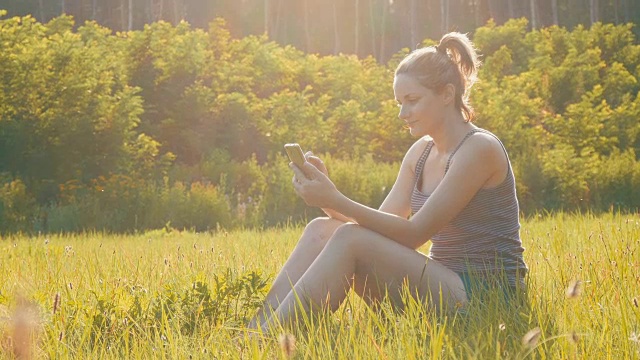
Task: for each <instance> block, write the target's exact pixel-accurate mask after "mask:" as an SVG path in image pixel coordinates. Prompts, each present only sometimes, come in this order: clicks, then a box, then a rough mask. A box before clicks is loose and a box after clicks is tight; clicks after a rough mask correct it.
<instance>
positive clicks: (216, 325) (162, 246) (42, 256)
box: [0, 214, 640, 359]
mask: <svg viewBox="0 0 640 360" xmlns="http://www.w3.org/2000/svg"><path fill="white" fill-rule="evenodd" d="M300 231H301V228H300V227H299V226H294V225H290V226H284V227H281V228H279V229H271V230H265V231H257V230H242V231H234V232H229V233H227V232H222V231H220V232H217V233H215V234H213V233H192V232H179V231H175V230H173V229H171V228H166V229H164V230H157V231H154V232H148V233H144V234H138V235H128V236H119V235H104V234H101V233H87V234H83V235H64V236H46V237H45V236H35V237H26V236H18V235H16V236H10V237H5V238H3V239H2V240H1V241H0V358H5V357H9V358H10V357H12V356H15V355H16V354H17V355H20V354H25V353H26V354H29V351H31V354H32V355H34V356H36V357H47V358H133V359H147V358H171V359H180V358H184V359H188V358H196V359H197V358H207V359H209V358H231V359H233V358H242V359H247V358H249V359H251V358H259V359H262V358H276V359H277V358H287V357H293V358H314V359H315V358H322V359H325V358H349V359H351V358H362V359H369V358H380V359H423V358H436V359H437V358H445V359H457V358H463V359H467V358H478V359H491V358H509V359H514V358H515V359H520V358H552V359H556V358H569V359H573V358H576V359H580V358H598V359H600V358H631V359H634V358H636V359H637V358H640V339H639V337H640V308H639V307H638V305H639V304H638V303H639V302H640V285H639V283H640V260H639V259H640V254H639V253H638V251H640V246H639V245H640V217H639V216H638V215H622V214H605V215H600V216H595V215H591V214H587V215H574V214H556V215H545V216H539V217H531V218H529V219H524V220H523V228H522V238H523V242H524V245H525V247H526V249H527V250H526V252H525V258H526V261H527V262H528V264H529V267H530V276H529V279H528V284H527V285H528V295H527V298H526V299H525V300H523V301H521V302H518V303H517V306H511V307H508V306H506V305H505V304H504V302H503V301H502V297H501V295H500V294H494V295H493V296H491V297H490V298H489V299H487V300H485V301H484V302H483V303H478V302H472V303H471V304H470V305H469V306H468V308H467V309H466V310H467V311H466V312H461V313H457V314H448V315H438V314H435V313H432V312H431V311H429V310H428V306H426V305H425V304H424V303H420V302H416V301H414V300H413V299H411V298H409V297H407V298H406V303H405V307H404V309H403V310H402V311H394V310H393V309H391V307H390V306H389V305H388V304H383V305H382V306H381V308H380V309H377V310H373V309H370V308H368V307H366V306H365V305H364V304H363V303H362V302H361V301H360V300H359V299H358V298H357V297H356V296H350V297H349V298H348V300H347V301H346V302H345V304H344V305H343V306H342V307H341V308H340V309H339V311H338V312H337V313H335V314H333V315H327V314H321V315H320V316H318V317H313V318H308V319H306V320H303V321H300V325H299V326H297V327H295V328H293V329H291V328H277V329H274V331H273V332H272V333H269V334H261V335H259V336H255V337H249V336H247V335H248V333H247V332H246V331H245V330H244V328H243V326H244V324H245V321H246V320H247V318H248V317H250V316H251V315H252V314H253V312H254V311H255V308H256V307H257V305H258V304H259V302H260V300H261V299H262V297H263V296H264V293H265V292H266V290H267V287H268V284H270V281H271V280H272V279H273V275H274V274H275V273H276V272H277V271H278V269H279V268H280V267H281V266H282V264H283V262H284V261H285V259H286V258H287V256H288V255H289V253H290V252H291V250H292V249H293V246H294V245H295V242H296V240H297V237H298V235H299V234H300ZM422 250H424V251H427V250H428V249H427V248H426V247H425V248H424V249H422ZM284 334H290V335H288V336H286V337H284V336H281V335H284ZM525 335H526V336H525ZM21 339H22V340H21ZM25 339H26V340H25ZM285 340H288V341H285ZM25 351H26V352H25Z"/></svg>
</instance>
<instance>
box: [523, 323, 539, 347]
mask: <svg viewBox="0 0 640 360" xmlns="http://www.w3.org/2000/svg"><path fill="white" fill-rule="evenodd" d="M541 334H542V331H540V328H539V327H537V328H534V329H531V330H529V332H527V333H526V334H524V336H523V337H522V345H524V346H526V347H529V348H534V347H536V345H537V344H538V340H539V339H540V335H541Z"/></svg>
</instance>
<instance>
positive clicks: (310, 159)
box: [307, 156, 324, 168]
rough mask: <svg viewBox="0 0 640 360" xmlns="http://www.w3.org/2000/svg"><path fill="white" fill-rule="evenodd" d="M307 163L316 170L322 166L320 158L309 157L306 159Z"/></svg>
mask: <svg viewBox="0 0 640 360" xmlns="http://www.w3.org/2000/svg"><path fill="white" fill-rule="evenodd" d="M307 161H308V162H309V163H311V165H313V166H315V167H317V168H320V167H322V165H324V164H323V163H322V160H320V158H317V157H315V156H310V157H308V158H307Z"/></svg>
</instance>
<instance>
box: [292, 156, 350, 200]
mask: <svg viewBox="0 0 640 360" xmlns="http://www.w3.org/2000/svg"><path fill="white" fill-rule="evenodd" d="M289 167H290V168H291V170H293V173H294V175H293V180H292V182H293V188H294V189H295V191H296V193H297V194H298V196H300V197H301V198H302V200H304V202H305V203H306V204H307V205H309V206H314V207H319V208H329V209H333V207H334V205H335V201H336V199H337V198H338V196H339V195H340V192H339V191H338V189H337V188H336V186H335V185H334V184H333V182H332V181H331V180H330V179H329V178H328V177H327V176H326V175H325V174H323V173H322V172H321V171H320V170H318V169H317V168H316V167H315V166H313V165H312V164H310V163H309V162H307V161H305V162H304V164H303V169H300V168H298V167H297V166H296V165H295V164H294V163H289Z"/></svg>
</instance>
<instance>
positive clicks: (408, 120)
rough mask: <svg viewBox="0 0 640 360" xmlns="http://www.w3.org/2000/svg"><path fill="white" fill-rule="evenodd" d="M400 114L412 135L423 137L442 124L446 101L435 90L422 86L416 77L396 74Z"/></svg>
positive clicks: (395, 83)
mask: <svg viewBox="0 0 640 360" xmlns="http://www.w3.org/2000/svg"><path fill="white" fill-rule="evenodd" d="M393 92H394V93H395V97H396V101H397V102H398V107H400V114H398V117H399V118H400V119H401V120H403V121H404V122H405V124H406V126H407V127H409V131H410V132H411V135H413V136H417V137H421V136H424V135H427V134H429V133H431V131H432V130H433V129H434V128H435V127H438V126H440V122H441V121H442V120H443V118H444V102H443V101H442V97H441V96H439V95H438V94H436V93H435V92H434V91H433V90H431V89H428V88H426V87H424V86H422V85H421V84H420V83H419V82H418V80H417V79H416V78H414V77H413V76H411V75H407V74H398V75H396V77H395V79H394V81H393Z"/></svg>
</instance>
